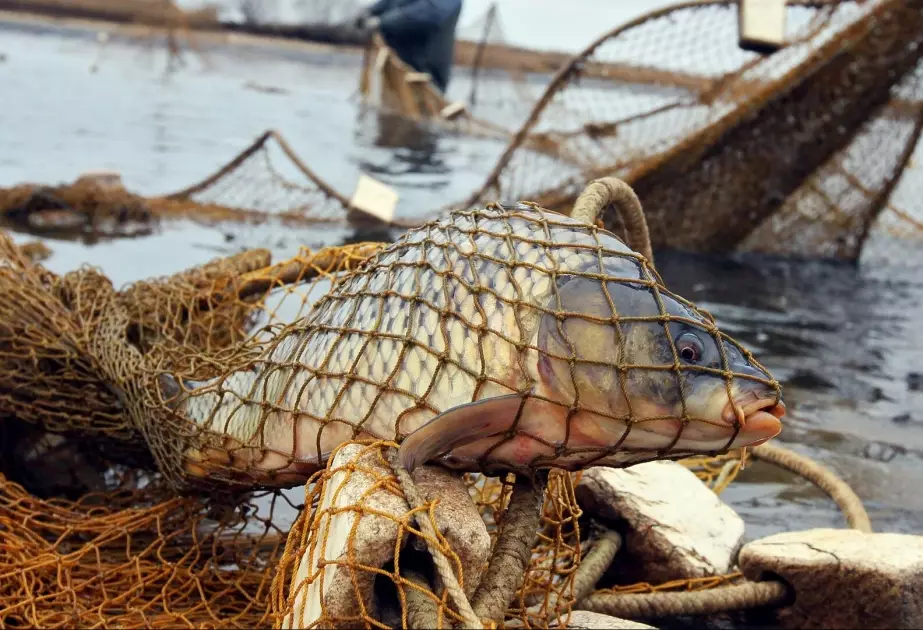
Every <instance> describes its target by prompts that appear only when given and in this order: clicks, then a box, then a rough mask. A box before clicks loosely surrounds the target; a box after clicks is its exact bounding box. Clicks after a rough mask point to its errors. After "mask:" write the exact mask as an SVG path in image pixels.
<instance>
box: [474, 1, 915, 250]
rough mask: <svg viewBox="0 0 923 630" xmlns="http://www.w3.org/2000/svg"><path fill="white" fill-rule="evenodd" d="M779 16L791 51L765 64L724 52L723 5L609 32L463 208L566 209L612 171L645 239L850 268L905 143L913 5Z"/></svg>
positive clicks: (730, 30) (840, 5)
mask: <svg viewBox="0 0 923 630" xmlns="http://www.w3.org/2000/svg"><path fill="white" fill-rule="evenodd" d="M786 15H787V45H786V46H784V47H783V48H782V49H780V50H779V51H777V52H775V53H774V54H772V55H768V56H761V55H758V54H756V53H753V52H748V51H745V50H742V49H740V48H739V47H738V45H737V33H738V14H737V3H735V2H718V1H716V2H704V3H703V2H696V3H683V4H678V5H675V6H673V7H669V8H665V9H661V10H657V11H654V12H652V13H650V14H648V15H646V16H644V17H642V18H639V19H637V20H634V21H632V22H630V23H628V24H626V25H623V26H620V27H618V28H616V29H614V30H613V31H611V32H610V33H607V34H606V35H605V36H603V37H601V38H599V39H598V40H597V41H595V42H593V43H592V44H590V45H589V46H588V47H587V48H586V49H585V50H584V51H583V52H582V53H580V54H578V55H576V56H575V57H574V58H572V59H571V60H570V61H569V62H568V63H567V64H566V65H565V66H564V67H562V68H561V69H560V71H559V72H558V73H557V74H556V76H555V77H554V79H553V80H552V81H551V83H550V85H549V86H548V89H547V91H546V92H545V94H544V95H543V96H542V97H541V98H540V99H539V100H538V102H537V103H536V104H535V106H534V108H533V110H532V113H531V115H530V117H529V119H528V120H527V121H526V122H525V123H524V124H523V126H522V127H521V128H520V130H519V132H518V133H517V136H516V140H515V141H514V142H512V143H511V144H510V146H509V147H507V149H506V151H505V152H504V154H503V155H502V156H501V158H500V160H499V161H498V163H497V164H496V166H495V168H494V169H493V171H492V172H491V174H490V176H489V177H488V178H487V180H486V182H485V184H484V186H483V187H482V188H481V189H479V190H478V191H476V192H475V193H474V194H473V195H472V197H471V198H469V199H468V200H466V201H465V202H463V203H461V204H459V205H460V206H462V207H466V206H468V205H471V204H473V203H475V202H476V201H478V200H484V199H491V200H492V199H499V200H500V201H511V200H515V199H522V198H527V199H532V200H534V201H536V202H538V203H541V204H542V205H544V206H545V207H548V208H550V209H558V210H561V211H562V212H566V211H567V210H568V208H569V206H570V205H571V204H572V203H573V201H574V199H575V198H576V196H577V194H578V193H579V192H580V190H581V189H582V187H583V186H584V185H585V183H586V182H587V181H589V180H592V179H594V178H597V177H600V176H602V175H616V176H618V177H620V178H622V179H624V180H625V181H627V182H628V183H629V184H631V185H632V187H633V188H634V190H635V192H636V193H637V194H638V196H639V198H640V199H641V201H642V203H643V205H644V207H645V210H646V212H647V218H648V222H649V224H650V229H651V238H652V241H653V243H654V245H655V246H663V247H677V248H684V249H692V250H699V251H728V250H731V249H734V248H735V247H738V246H742V245H746V246H751V247H754V248H756V249H762V250H772V251H781V252H783V253H797V254H801V255H809V256H812V255H831V256H838V257H841V258H845V259H854V258H856V257H857V256H858V252H859V249H860V247H861V245H862V242H863V240H864V238H865V236H866V235H867V233H868V231H869V229H870V226H871V225H872V224H873V223H874V221H875V219H876V218H877V216H878V214H879V212H880V211H881V210H882V209H883V208H885V206H886V205H887V198H888V195H889V193H891V192H892V188H893V186H894V184H895V182H896V180H897V179H899V178H900V176H901V173H902V172H903V170H904V167H905V165H906V162H907V158H908V156H909V154H910V153H911V152H912V151H913V149H914V147H915V145H916V141H917V137H918V136H919V119H920V111H919V104H918V101H919V90H920V86H919V81H920V71H919V59H920V55H921V54H923V53H921V51H923V48H921V46H920V43H921V39H923V22H921V20H923V17H921V15H923V11H921V6H920V5H918V4H917V3H915V2H898V1H896V0H881V1H878V2H863V3H856V2H846V1H844V2H830V3H794V2H789V3H788V6H787V9H786ZM640 60H643V61H640ZM878 147H881V148H880V150H876V149H877V148H878ZM904 210H905V211H912V212H913V211H916V208H906V207H905V208H904ZM604 221H605V222H606V225H607V226H610V227H612V228H613V229H615V230H616V231H617V230H618V228H619V223H618V220H617V218H616V217H613V216H606V217H604ZM905 223H906V222H905ZM754 231H755V232H756V233H754ZM748 236H749V237H750V240H749V241H746V239H747V237H748ZM745 241H746V243H745Z"/></svg>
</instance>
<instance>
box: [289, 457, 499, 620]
mask: <svg viewBox="0 0 923 630" xmlns="http://www.w3.org/2000/svg"><path fill="white" fill-rule="evenodd" d="M329 470H331V471H335V472H334V473H333V474H332V475H331V476H330V477H329V478H328V479H327V481H326V482H325V484H324V487H323V488H322V492H321V497H320V501H319V503H318V506H317V508H316V509H315V511H314V515H313V520H314V521H316V522H314V523H312V526H311V528H310V530H309V531H308V532H306V535H303V536H302V541H303V542H302V543H301V544H300V545H296V549H299V550H300V551H301V552H302V556H301V559H300V561H299V564H298V569H297V570H296V572H295V575H294V577H293V579H292V582H291V587H290V597H292V596H293V611H294V614H289V615H286V616H285V617H284V619H283V623H282V627H283V628H291V627H298V628H304V627H309V626H311V625H312V624H316V622H317V621H319V620H320V619H321V617H322V612H323V611H326V613H327V616H328V617H329V618H331V619H337V618H339V619H343V618H348V617H352V618H353V620H354V621H353V622H352V623H356V621H355V619H356V617H355V616H356V615H357V614H359V611H360V605H359V600H361V601H362V602H363V603H364V605H365V608H366V610H367V611H368V614H369V615H370V616H372V617H376V618H377V617H378V613H379V602H377V601H376V599H375V578H376V574H375V573H373V572H372V571H369V570H367V569H366V570H351V569H350V568H348V567H347V566H345V565H343V564H337V563H342V562H345V561H346V559H347V558H351V563H352V564H353V566H355V565H359V564H361V565H363V566H365V567H373V568H381V567H384V566H385V565H386V564H388V563H389V562H391V561H393V560H394V550H395V545H396V543H397V537H398V533H399V530H400V525H399V523H400V521H401V519H403V518H404V517H405V516H406V515H407V513H408V512H409V511H410V506H409V505H408V504H407V502H406V501H405V500H404V497H403V496H402V495H401V494H399V493H398V491H397V488H398V485H397V480H396V479H393V477H392V473H391V469H390V467H389V466H388V464H387V463H386V460H385V458H384V453H382V452H381V450H380V449H379V448H378V447H376V446H368V445H363V444H347V445H346V446H344V447H342V448H340V449H339V450H338V451H337V452H336V453H335V455H334V457H333V461H332V462H331V464H330V467H329ZM413 476H414V481H415V482H416V484H417V488H418V490H419V491H420V493H421V494H422V495H423V497H424V499H426V500H431V499H433V498H438V500H439V503H438V505H437V506H436V524H437V525H438V526H439V529H440V533H441V534H442V535H443V536H445V538H446V540H447V541H448V543H449V545H450V546H451V548H452V549H453V550H454V551H455V553H456V554H457V555H458V556H459V560H460V562H461V566H462V571H463V576H464V589H465V591H466V593H467V594H468V596H469V597H470V596H472V595H473V594H474V590H475V589H476V588H477V585H478V583H479V582H480V578H481V575H482V574H483V571H484V569H485V568H486V564H487V560H488V557H489V555H490V545H491V541H490V535H489V534H488V532H487V526H486V525H485V524H484V521H483V520H482V519H481V516H480V513H479V512H478V510H477V507H476V506H475V504H474V502H473V501H472V500H471V498H470V496H469V494H468V490H467V486H465V484H464V483H463V482H462V481H461V479H460V478H458V477H455V476H453V475H452V473H450V472H449V471H447V470H445V469H443V468H440V467H435V466H433V467H430V466H423V467H421V468H419V469H417V470H415V471H414V475H413ZM388 478H391V483H390V484H386V483H382V480H384V479H388ZM360 510H361V512H360ZM294 531H295V530H294V529H293V533H294ZM351 532H353V534H352V535H350V534H351ZM405 533H406V532H405ZM403 542H404V544H406V542H407V541H406V540H405V541H403ZM420 542H421V543H422V541H420ZM290 544H291V541H290ZM421 546H422V545H421ZM321 602H323V605H322V603H321ZM391 604H394V603H393V602H392V603H391ZM293 622H294V623H293Z"/></svg>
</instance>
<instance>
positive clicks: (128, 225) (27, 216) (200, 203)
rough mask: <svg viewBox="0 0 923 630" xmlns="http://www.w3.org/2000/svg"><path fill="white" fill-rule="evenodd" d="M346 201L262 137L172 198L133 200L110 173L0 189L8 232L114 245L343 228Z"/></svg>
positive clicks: (270, 134) (283, 146)
mask: <svg viewBox="0 0 923 630" xmlns="http://www.w3.org/2000/svg"><path fill="white" fill-rule="evenodd" d="M348 206H349V200H348V199H346V198H345V197H344V196H343V195H341V194H340V193H338V192H337V191H336V190H334V189H333V188H331V187H330V185H328V184H327V183H326V182H325V181H324V180H322V179H321V178H320V177H318V176H317V175H316V174H315V173H314V172H313V171H311V170H310V169H309V168H308V167H307V166H305V165H304V163H303V162H302V161H301V159H300V158H299V157H298V155H297V154H296V153H295V152H294V151H293V150H292V149H291V147H290V146H289V145H288V143H287V142H286V141H285V139H284V138H282V137H281V136H280V135H279V134H277V133H276V132H274V131H271V130H270V131H266V132H265V133H263V134H261V135H260V136H259V137H258V138H256V139H255V140H254V141H253V142H252V143H251V144H250V146H248V147H246V148H245V149H244V150H243V151H241V152H240V153H239V154H237V155H236V156H235V157H234V158H233V159H232V160H230V161H229V162H228V163H227V164H225V165H224V166H222V167H221V168H219V169H218V170H217V171H216V172H214V173H213V174H211V175H209V176H208V177H206V178H205V179H203V180H202V181H200V182H198V183H196V184H194V185H192V186H189V187H187V188H185V189H183V190H181V191H177V192H174V193H171V194H167V195H162V196H154V197H144V196H141V195H138V194H135V193H132V192H130V191H128V190H126V189H125V187H124V186H123V185H122V183H121V180H120V177H119V176H118V175H117V174H113V173H91V174H87V175H85V176H82V177H80V178H78V179H77V180H76V181H75V182H74V183H72V184H64V185H60V186H43V185H35V184H22V185H19V186H15V187H13V188H8V189H0V217H2V220H3V223H4V224H5V225H6V226H8V227H13V228H16V229H19V230H23V231H27V232H30V233H36V234H43V235H50V236H60V235H64V234H79V235H85V236H88V237H95V238H116V237H120V236H131V235H139V234H147V233H150V232H151V231H152V230H153V229H154V228H155V226H156V225H157V224H159V223H160V222H161V221H162V220H169V219H177V218H189V219H192V220H195V221H199V222H202V223H209V224H211V223H217V222H234V223H241V224H265V223H267V222H276V223H278V224H280V225H310V224H315V223H325V222H338V221H343V220H344V219H345V218H346V216H347V208H348Z"/></svg>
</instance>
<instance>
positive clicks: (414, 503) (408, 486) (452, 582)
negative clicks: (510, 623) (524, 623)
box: [388, 448, 483, 630]
mask: <svg viewBox="0 0 923 630" xmlns="http://www.w3.org/2000/svg"><path fill="white" fill-rule="evenodd" d="M388 463H389V464H391V470H392V471H393V472H394V474H395V476H397V480H398V483H400V484H401V490H402V491H403V492H404V496H405V497H406V498H407V502H408V503H410V508H411V510H413V511H414V512H413V513H414V515H415V520H416V523H417V526H418V527H419V528H420V531H421V532H423V534H424V538H423V540H424V541H425V542H426V548H427V549H428V550H429V553H430V555H431V556H432V557H433V564H435V565H436V570H437V571H438V572H439V577H440V578H441V579H442V583H443V584H444V585H445V588H446V590H447V591H448V592H449V596H450V597H451V598H452V601H453V602H455V606H456V608H457V609H458V614H459V615H461V617H462V621H463V623H464V624H465V626H464V627H466V628H475V629H476V630H481V629H482V628H483V625H482V624H481V620H480V619H478V617H477V615H475V614H474V610H473V609H472V608H471V603H470V602H469V601H468V597H467V596H466V595H465V591H464V590H462V587H461V585H460V584H459V583H458V578H456V577H455V572H454V571H453V570H452V565H451V564H449V559H448V558H447V557H446V556H445V554H443V553H442V550H441V549H439V548H438V547H437V546H436V543H435V541H436V540H437V536H436V531H435V529H434V528H433V525H432V523H430V522H429V519H427V518H426V516H425V515H424V514H423V513H422V511H421V510H420V508H421V507H422V506H423V504H424V501H423V498H422V497H421V496H420V493H419V492H418V491H417V486H416V484H415V483H414V481H413V478H412V477H411V476H410V473H409V472H408V471H407V469H406V468H404V466H403V465H402V464H401V462H400V459H399V458H398V455H397V449H393V448H392V449H388Z"/></svg>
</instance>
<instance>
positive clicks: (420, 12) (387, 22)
mask: <svg viewBox="0 0 923 630" xmlns="http://www.w3.org/2000/svg"><path fill="white" fill-rule="evenodd" d="M461 8H462V0H378V2H376V3H374V4H373V5H371V6H369V7H368V8H366V9H365V10H364V11H363V12H362V13H360V14H359V16H358V17H357V18H356V22H355V25H356V27H357V28H359V29H361V30H369V31H376V30H377V31H378V32H380V33H381V36H382V38H383V39H384V40H385V43H386V44H387V45H388V46H389V47H390V48H391V49H392V50H394V52H395V53H397V55H398V57H400V58H401V59H402V60H403V61H404V62H405V63H407V64H408V65H409V66H410V67H411V68H413V69H414V70H416V71H417V72H426V73H428V74H429V75H430V76H431V77H432V79H433V84H434V85H435V86H436V87H437V88H439V90H440V91H441V92H442V93H443V94H444V93H445V91H446V87H448V85H449V77H450V75H451V72H452V61H453V60H454V55H455V27H456V25H457V24H458V16H459V14H460V13H461Z"/></svg>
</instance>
